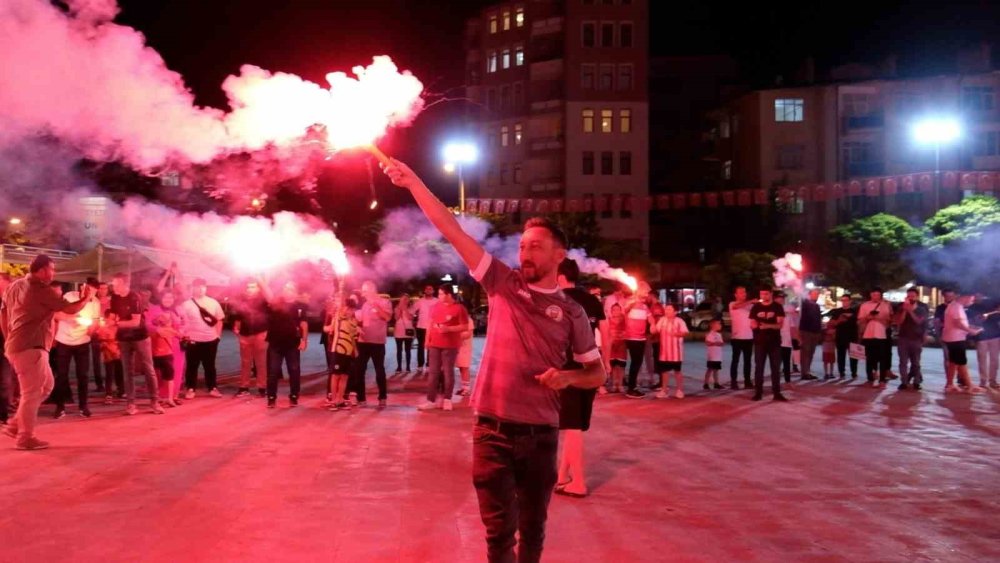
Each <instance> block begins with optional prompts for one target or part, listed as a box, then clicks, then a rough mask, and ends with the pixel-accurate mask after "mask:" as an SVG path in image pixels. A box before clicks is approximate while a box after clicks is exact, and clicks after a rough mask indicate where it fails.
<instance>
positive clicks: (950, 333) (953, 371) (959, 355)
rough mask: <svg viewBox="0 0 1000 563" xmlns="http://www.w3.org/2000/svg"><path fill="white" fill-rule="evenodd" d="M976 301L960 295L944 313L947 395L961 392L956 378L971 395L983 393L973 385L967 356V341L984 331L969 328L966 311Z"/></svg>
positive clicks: (971, 297)
mask: <svg viewBox="0 0 1000 563" xmlns="http://www.w3.org/2000/svg"><path fill="white" fill-rule="evenodd" d="M975 300H976V298H975V296H973V295H959V296H958V297H957V298H955V300H954V301H952V302H951V303H950V304H949V305H948V308H947V309H945V311H944V327H943V329H942V331H941V341H942V342H943V343H944V345H945V346H947V347H948V364H947V369H946V371H945V377H946V378H947V383H946V385H945V387H944V390H945V392H946V393H954V392H956V391H958V390H959V388H958V386H956V385H955V376H956V375H957V376H958V380H959V381H960V382H961V383H962V386H963V387H965V388H966V390H967V392H969V393H982V391H983V388H982V387H980V386H978V385H973V384H972V379H971V378H970V377H969V365H968V364H969V360H968V356H967V354H966V343H965V341H966V339H967V338H968V337H969V335H972V336H975V335H977V334H979V333H980V332H982V331H983V329H981V328H975V327H971V326H969V318H968V316H966V314H965V309H966V307H968V306H969V305H972V303H973V302H974V301H975Z"/></svg>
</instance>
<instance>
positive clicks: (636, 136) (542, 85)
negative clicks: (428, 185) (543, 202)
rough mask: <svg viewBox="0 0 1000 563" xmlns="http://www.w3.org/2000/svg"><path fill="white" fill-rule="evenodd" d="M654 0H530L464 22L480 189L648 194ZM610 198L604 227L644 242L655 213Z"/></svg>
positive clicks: (533, 194) (607, 232) (547, 194)
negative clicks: (651, 3) (613, 204)
mask: <svg viewBox="0 0 1000 563" xmlns="http://www.w3.org/2000/svg"><path fill="white" fill-rule="evenodd" d="M648 10H649V5H648V1H647V0H565V1H558V0H531V1H528V0H524V1H522V2H510V3H503V4H496V5H493V6H490V7H488V8H486V9H484V10H482V11H481V13H480V14H479V16H478V17H477V18H475V19H473V20H470V21H469V22H468V23H467V25H466V38H465V40H466V55H467V56H466V95H467V97H468V98H469V99H470V100H471V101H472V102H473V106H472V107H474V108H476V109H475V110H473V111H471V112H470V113H469V116H468V117H469V122H470V126H471V127H472V129H473V130H474V131H475V132H476V134H477V135H478V136H479V138H480V147H481V154H482V162H481V164H480V165H478V167H477V169H476V173H475V177H474V182H473V184H474V186H475V189H474V191H473V193H474V194H475V196H476V197H480V198H488V199H493V198H506V199H533V198H567V199H580V200H585V199H591V198H592V199H594V200H597V199H606V200H608V201H611V200H612V198H615V197H616V196H617V197H618V198H619V199H618V201H620V200H621V199H620V198H633V199H638V198H642V197H645V196H647V195H648V193H649V161H648V159H649V128H648V123H649V95H648V67H649V36H648V25H647V22H648ZM470 175H472V174H470ZM607 207H608V209H607V210H604V211H600V212H597V219H598V222H599V224H600V227H601V233H602V235H603V236H605V237H608V238H613V239H619V240H630V241H635V242H636V243H637V244H641V245H642V247H643V248H647V247H648V244H649V218H648V214H647V213H644V212H637V211H632V210H631V208H629V209H626V208H625V207H626V206H620V207H619V208H617V209H611V208H610V206H607Z"/></svg>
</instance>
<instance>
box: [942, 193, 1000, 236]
mask: <svg viewBox="0 0 1000 563" xmlns="http://www.w3.org/2000/svg"><path fill="white" fill-rule="evenodd" d="M997 224H1000V201H997V198H995V197H993V196H988V195H974V196H971V197H967V198H965V199H963V200H962V201H961V202H959V203H956V204H955V205H949V206H948V207H945V208H944V209H941V210H940V211H938V212H937V213H935V214H934V215H933V216H931V218H930V219H927V221H926V222H925V223H924V237H925V238H924V246H926V247H927V248H941V247H943V246H945V245H948V244H955V243H960V242H963V241H968V240H971V239H974V238H978V237H980V236H982V235H983V233H984V232H985V231H987V230H989V229H990V228H991V227H992V226H994V225H997Z"/></svg>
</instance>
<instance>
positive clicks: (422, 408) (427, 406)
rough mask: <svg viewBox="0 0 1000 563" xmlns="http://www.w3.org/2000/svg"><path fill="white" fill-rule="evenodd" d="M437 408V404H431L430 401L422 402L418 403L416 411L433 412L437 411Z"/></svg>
mask: <svg viewBox="0 0 1000 563" xmlns="http://www.w3.org/2000/svg"><path fill="white" fill-rule="evenodd" d="M438 408H440V407H438V404H437V403H432V402H431V401H424V402H422V403H420V404H419V405H417V410H418V411H432V410H435V409H438Z"/></svg>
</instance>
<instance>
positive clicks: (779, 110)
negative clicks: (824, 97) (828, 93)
mask: <svg viewBox="0 0 1000 563" xmlns="http://www.w3.org/2000/svg"><path fill="white" fill-rule="evenodd" d="M804 107H805V100H803V99H801V98H792V99H778V100H774V120H775V121H802V119H803V117H804V113H805V112H804Z"/></svg>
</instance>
